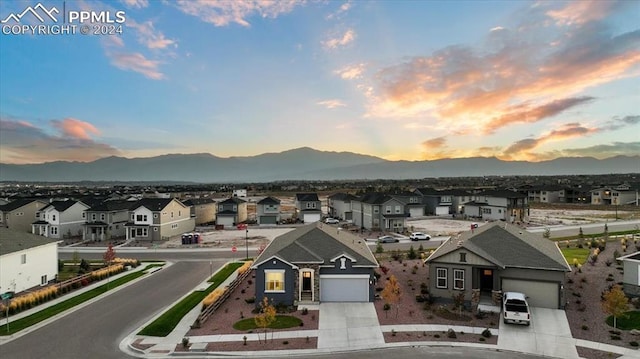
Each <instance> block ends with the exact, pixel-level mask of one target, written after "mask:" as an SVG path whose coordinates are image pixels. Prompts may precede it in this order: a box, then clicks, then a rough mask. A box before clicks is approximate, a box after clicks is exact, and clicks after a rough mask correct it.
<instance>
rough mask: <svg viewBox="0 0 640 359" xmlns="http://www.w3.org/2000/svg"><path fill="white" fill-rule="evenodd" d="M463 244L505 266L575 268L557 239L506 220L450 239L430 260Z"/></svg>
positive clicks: (568, 270) (555, 269)
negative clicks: (532, 232)
mask: <svg viewBox="0 0 640 359" xmlns="http://www.w3.org/2000/svg"><path fill="white" fill-rule="evenodd" d="M505 227H506V228H505ZM460 247H463V248H466V249H467V250H469V251H471V252H473V253H475V254H477V255H479V256H481V257H483V258H485V259H486V260H488V261H490V262H492V263H494V264H496V265H497V266H500V267H502V268H506V267H512V268H533V269H544V270H553V271H566V272H570V271H571V268H570V267H569V265H568V264H567V261H566V260H565V258H564V256H563V255H562V253H561V252H560V249H559V248H558V246H557V245H556V243H555V242H552V241H550V240H548V239H544V238H539V237H537V236H536V235H533V234H531V233H529V232H527V231H525V230H523V229H520V228H518V227H516V226H513V225H508V224H505V223H502V222H495V223H491V224H487V225H485V226H482V227H480V228H478V229H476V230H474V233H472V232H471V231H467V232H464V233H462V234H461V235H460V237H459V238H451V239H449V240H447V241H446V242H444V243H443V244H442V245H441V246H440V247H438V249H437V250H436V251H435V252H433V253H432V254H431V256H429V258H427V261H428V262H432V261H436V260H437V259H438V258H440V257H442V256H444V255H445V254H448V253H450V252H453V251H455V250H457V249H458V248H460Z"/></svg>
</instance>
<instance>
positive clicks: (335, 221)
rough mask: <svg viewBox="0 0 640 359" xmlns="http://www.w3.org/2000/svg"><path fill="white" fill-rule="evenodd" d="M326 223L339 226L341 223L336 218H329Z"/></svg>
mask: <svg viewBox="0 0 640 359" xmlns="http://www.w3.org/2000/svg"><path fill="white" fill-rule="evenodd" d="M324 223H326V224H338V223H340V221H339V220H337V219H335V218H327V219H325V220H324Z"/></svg>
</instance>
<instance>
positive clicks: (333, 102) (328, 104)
mask: <svg viewBox="0 0 640 359" xmlns="http://www.w3.org/2000/svg"><path fill="white" fill-rule="evenodd" d="M316 104H317V105H320V106H324V107H326V108H328V109H334V108H338V107H344V106H346V104H345V103H344V102H342V101H340V100H325V101H318V102H316Z"/></svg>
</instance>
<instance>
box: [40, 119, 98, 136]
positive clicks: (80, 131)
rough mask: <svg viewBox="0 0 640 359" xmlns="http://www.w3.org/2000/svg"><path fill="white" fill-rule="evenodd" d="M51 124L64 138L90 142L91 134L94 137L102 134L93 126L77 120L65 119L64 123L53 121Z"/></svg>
mask: <svg viewBox="0 0 640 359" xmlns="http://www.w3.org/2000/svg"><path fill="white" fill-rule="evenodd" d="M51 124H52V125H53V127H55V128H57V129H58V130H60V131H61V132H62V135H63V136H65V137H69V138H77V139H81V140H88V139H90V136H89V133H92V134H94V135H98V134H100V131H98V129H97V128H95V126H93V125H92V124H90V123H88V122H84V121H80V120H78V119H75V118H65V119H63V120H62V121H59V120H52V121H51Z"/></svg>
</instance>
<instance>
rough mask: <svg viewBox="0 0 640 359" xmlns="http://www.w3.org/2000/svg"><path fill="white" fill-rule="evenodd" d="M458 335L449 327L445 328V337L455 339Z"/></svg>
mask: <svg viewBox="0 0 640 359" xmlns="http://www.w3.org/2000/svg"><path fill="white" fill-rule="evenodd" d="M457 337H458V336H457V335H456V332H455V330H453V329H451V328H449V330H447V338H449V339H456V338H457Z"/></svg>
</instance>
